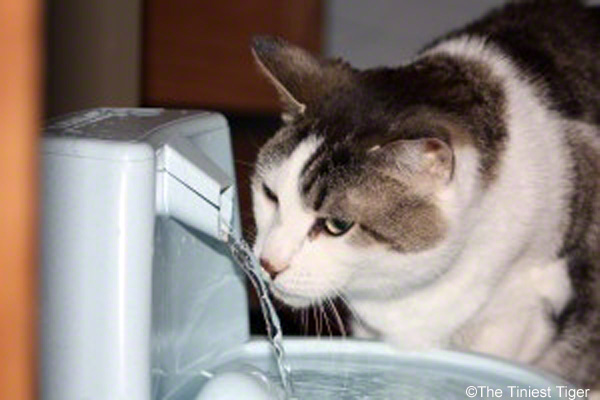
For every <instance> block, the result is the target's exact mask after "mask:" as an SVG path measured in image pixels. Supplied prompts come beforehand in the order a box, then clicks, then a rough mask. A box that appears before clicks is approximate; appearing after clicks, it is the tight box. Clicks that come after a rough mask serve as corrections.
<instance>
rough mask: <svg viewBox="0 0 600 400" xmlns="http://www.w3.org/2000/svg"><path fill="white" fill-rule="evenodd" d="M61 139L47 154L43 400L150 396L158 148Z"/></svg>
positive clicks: (44, 159) (49, 144)
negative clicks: (150, 345)
mask: <svg viewBox="0 0 600 400" xmlns="http://www.w3.org/2000/svg"><path fill="white" fill-rule="evenodd" d="M59 141H60V139H56V138H55V139H50V140H47V141H45V143H44V145H45V146H47V147H44V153H43V157H42V166H43V174H42V187H43V192H42V197H43V210H42V271H41V274H42V282H41V289H42V293H41V299H40V300H41V374H40V375H41V379H42V382H41V393H42V398H43V399H46V400H71V399H73V400H75V399H77V400H80V399H90V400H96V399H98V400H100V399H123V400H125V399H129V400H135V399H147V398H148V397H149V395H150V393H149V384H150V374H149V372H148V370H149V368H150V357H149V352H148V350H147V349H148V347H149V343H150V305H151V276H152V248H153V246H152V238H153V229H154V218H155V217H154V215H155V212H154V201H153V199H154V191H155V188H154V152H153V151H152V148H151V147H150V146H148V145H146V144H142V143H138V144H130V143H128V144H126V145H125V146H116V145H115V144H112V145H110V144H108V143H102V144H101V145H100V146H94V144H96V143H94V144H90V143H80V142H79V141H73V140H65V141H63V143H57V142H59ZM59 145H62V151H57V147H61V146H59ZM88 146H91V147H92V148H93V150H92V151H88V150H90V149H89V148H88ZM115 146H116V147H119V148H115ZM84 154H93V156H89V155H87V156H86V155H84Z"/></svg>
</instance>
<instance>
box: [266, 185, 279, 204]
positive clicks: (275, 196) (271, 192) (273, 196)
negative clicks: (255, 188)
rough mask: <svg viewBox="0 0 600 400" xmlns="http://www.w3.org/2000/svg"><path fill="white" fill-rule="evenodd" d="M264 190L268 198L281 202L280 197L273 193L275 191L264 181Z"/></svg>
mask: <svg viewBox="0 0 600 400" xmlns="http://www.w3.org/2000/svg"><path fill="white" fill-rule="evenodd" d="M263 192H264V193H265V196H267V199H269V200H270V201H272V202H273V203H275V204H277V203H279V199H278V198H277V195H276V194H275V193H273V191H272V190H271V189H269V187H268V186H267V185H265V184H264V183H263Z"/></svg>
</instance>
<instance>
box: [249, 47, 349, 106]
mask: <svg viewBox="0 0 600 400" xmlns="http://www.w3.org/2000/svg"><path fill="white" fill-rule="evenodd" d="M252 54H253V55H254V59H255V61H256V63H257V64H258V66H259V68H260V70H261V71H262V73H263V74H264V75H265V76H266V77H267V78H268V79H269V80H270V81H271V82H272V83H273V85H274V86H275V88H276V89H277V91H278V92H279V96H280V98H281V100H282V102H283V105H284V107H285V110H286V112H287V114H288V116H291V117H294V116H297V115H301V114H303V113H304V112H305V111H306V109H307V108H309V107H310V105H311V104H312V103H316V102H317V101H318V100H319V99H320V98H321V97H322V96H323V95H324V94H325V92H326V91H327V90H329V89H330V88H331V86H332V85H336V84H338V83H339V82H340V81H341V80H343V79H344V77H345V76H349V74H348V73H347V71H344V69H345V68H346V67H345V66H343V65H342V64H341V63H338V64H334V63H332V62H329V61H326V60H321V59H318V58H316V57H314V56H312V55H311V54H310V53H308V52H307V51H305V50H303V49H301V48H299V47H297V46H294V45H292V44H290V43H288V42H286V41H285V40H283V39H281V38H278V37H272V36H256V37H254V38H253V40H252ZM334 70H335V71H336V73H335V74H334V73H333V72H334ZM284 116H285V114H284Z"/></svg>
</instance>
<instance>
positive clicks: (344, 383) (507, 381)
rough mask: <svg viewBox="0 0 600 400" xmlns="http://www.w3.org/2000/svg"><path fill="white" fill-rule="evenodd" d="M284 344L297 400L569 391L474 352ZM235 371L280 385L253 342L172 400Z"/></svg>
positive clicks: (446, 398) (442, 399) (187, 398)
mask: <svg viewBox="0 0 600 400" xmlns="http://www.w3.org/2000/svg"><path fill="white" fill-rule="evenodd" d="M284 344H285V348H286V353H287V355H288V358H289V360H290V362H291V365H292V378H293V383H294V388H295V395H296V397H297V398H298V399H301V400H356V399H369V400H396V399H411V400H416V399H426V400H455V399H456V400H463V399H467V398H477V399H485V398H519V399H537V398H542V397H543V398H554V399H559V398H567V397H566V396H565V391H566V390H567V388H570V387H569V386H568V384H567V383H565V382H564V381H562V380H560V379H558V378H555V377H552V376H550V375H547V374H543V373H540V372H538V371H534V370H533V369H530V368H527V367H523V366H519V365H516V364H512V363H509V362H505V361H502V360H499V359H496V358H491V357H488V356H483V355H478V354H471V353H459V352H450V351H431V352H422V353H417V352H412V353H411V352H398V351H396V350H395V349H393V348H391V347H389V346H388V345H385V344H383V343H378V342H372V341H362V340H353V339H345V340H339V339H321V340H317V339H298V338H293V339H286V340H285V341H284ZM240 365H243V366H246V367H247V368H249V367H251V368H258V369H260V370H261V371H263V373H264V374H265V375H266V376H267V377H268V378H269V380H270V381H271V382H279V380H278V378H277V372H276V370H277V369H276V366H275V365H274V362H273V356H272V354H271V349H270V348H269V346H268V344H267V343H266V342H265V341H263V340H260V341H252V342H249V343H247V344H245V345H243V346H241V347H238V348H236V349H231V350H230V351H229V352H225V353H223V354H222V359H221V360H220V362H219V363H217V364H215V365H214V366H213V367H212V368H211V369H208V370H207V371H205V374H203V375H198V376H197V377H196V381H195V382H193V383H192V382H190V384H189V386H188V387H187V388H184V389H182V390H181V391H180V392H179V393H177V394H175V395H174V396H172V397H170V399H171V400H191V399H194V398H195V396H196V394H197V393H198V391H201V390H202V388H203V387H204V386H207V385H209V384H210V374H211V373H213V371H214V372H215V376H219V371H229V370H230V369H231V368H234V366H240ZM511 387H512V389H511ZM488 389H489V390H490V391H491V392H488ZM518 389H524V390H525V391H520V392H517V390H518ZM548 389H550V390H549V391H548ZM473 390H475V391H476V392H473ZM482 390H483V391H484V392H481V391H482ZM511 390H512V391H513V392H512V394H511ZM536 390H538V391H542V390H543V392H536ZM561 390H562V397H561V396H560V395H561ZM492 392H493V394H489V393H492ZM200 393H202V392H200ZM473 393H474V395H473ZM540 393H546V394H547V396H546V395H544V396H541V395H540ZM498 394H501V396H498ZM239 399H244V397H239Z"/></svg>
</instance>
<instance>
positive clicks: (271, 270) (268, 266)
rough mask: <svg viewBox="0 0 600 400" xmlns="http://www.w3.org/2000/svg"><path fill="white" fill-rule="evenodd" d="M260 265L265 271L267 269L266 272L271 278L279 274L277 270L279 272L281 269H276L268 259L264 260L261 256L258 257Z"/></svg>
mask: <svg viewBox="0 0 600 400" xmlns="http://www.w3.org/2000/svg"><path fill="white" fill-rule="evenodd" d="M260 265H262V267H263V269H264V270H265V271H267V273H268V274H269V276H270V277H271V279H275V277H276V276H277V274H279V272H281V270H279V271H278V270H277V268H275V267H274V266H273V264H271V263H270V262H269V261H268V260H266V259H264V258H262V257H261V258H260Z"/></svg>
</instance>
